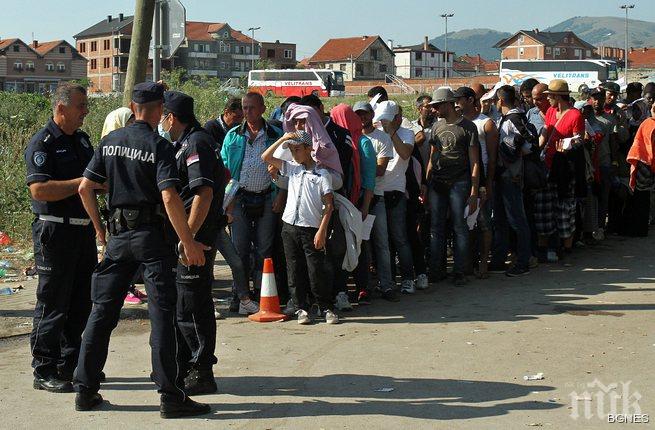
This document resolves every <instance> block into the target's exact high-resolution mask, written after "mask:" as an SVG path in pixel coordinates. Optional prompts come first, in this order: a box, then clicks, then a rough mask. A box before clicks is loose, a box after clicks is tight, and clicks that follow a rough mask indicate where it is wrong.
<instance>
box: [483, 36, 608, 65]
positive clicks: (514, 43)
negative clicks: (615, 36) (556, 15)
mask: <svg viewBox="0 0 655 430" xmlns="http://www.w3.org/2000/svg"><path fill="white" fill-rule="evenodd" d="M494 47H495V48H498V49H500V50H501V58H502V59H503V60H584V59H586V58H597V57H596V54H595V52H594V51H595V49H596V47H594V46H593V45H591V44H589V43H587V42H585V41H584V40H582V39H580V38H579V37H578V36H576V35H575V33H573V32H572V31H562V32H549V31H540V30H539V29H534V30H520V31H518V32H516V33H515V34H514V35H512V36H510V37H508V38H507V39H503V40H500V41H499V42H498V43H496V44H495V45H494Z"/></svg>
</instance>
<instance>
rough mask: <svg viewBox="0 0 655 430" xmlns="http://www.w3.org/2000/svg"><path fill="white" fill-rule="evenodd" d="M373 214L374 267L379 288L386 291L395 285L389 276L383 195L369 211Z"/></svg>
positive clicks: (389, 267) (388, 254) (387, 238)
mask: <svg viewBox="0 0 655 430" xmlns="http://www.w3.org/2000/svg"><path fill="white" fill-rule="evenodd" d="M370 213H371V215H375V221H374V222H373V229H372V230H371V244H372V245H373V246H372V250H373V253H374V254H375V269H376V272H377V275H378V280H379V282H380V289H381V290H382V291H388V290H390V289H392V288H394V286H395V282H394V281H393V278H392V276H391V253H390V252H389V233H388V230H387V208H386V206H385V204H384V197H382V196H380V197H378V201H377V203H376V204H375V206H374V207H373V209H371V211H370Z"/></svg>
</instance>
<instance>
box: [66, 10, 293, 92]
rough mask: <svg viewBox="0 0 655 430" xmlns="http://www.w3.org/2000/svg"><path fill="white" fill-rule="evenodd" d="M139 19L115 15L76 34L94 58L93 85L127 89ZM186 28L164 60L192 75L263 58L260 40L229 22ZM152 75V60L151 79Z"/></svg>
mask: <svg viewBox="0 0 655 430" xmlns="http://www.w3.org/2000/svg"><path fill="white" fill-rule="evenodd" d="M133 21H134V17H132V16H124V15H123V14H119V15H118V17H112V16H111V15H110V16H107V18H106V19H104V20H102V21H100V22H98V23H96V24H95V25H93V26H91V27H89V28H87V29H86V30H84V31H82V32H80V33H78V34H76V35H75V36H74V37H75V39H76V41H77V42H76V43H77V47H78V50H79V51H80V53H81V54H82V55H83V56H84V57H86V58H87V59H88V60H89V62H88V66H87V69H88V70H87V73H88V77H89V80H90V81H91V82H92V90H95V91H99V92H111V91H122V90H123V85H124V83H125V77H126V74H127V61H128V58H129V54H130V43H131V39H132V23H133ZM185 31H186V40H185V43H184V44H183V45H182V46H181V47H180V48H179V49H178V50H177V52H176V53H175V55H174V56H173V57H172V58H171V59H168V60H167V59H164V60H162V68H163V69H169V70H170V69H173V68H174V67H182V68H184V69H186V70H187V73H188V74H189V75H192V76H209V77H217V78H221V79H227V78H232V77H240V76H245V75H247V73H248V71H249V70H250V68H251V65H252V64H253V63H254V62H256V61H258V60H259V43H258V42H257V41H256V40H253V39H251V38H250V37H248V36H246V35H245V34H243V33H241V32H240V31H238V30H235V29H233V28H231V27H230V26H229V25H228V24H225V23H216V22H197V21H187V22H186V30H185ZM294 55H295V50H294ZM151 78H152V61H151V60H150V61H149V62H148V71H147V79H151Z"/></svg>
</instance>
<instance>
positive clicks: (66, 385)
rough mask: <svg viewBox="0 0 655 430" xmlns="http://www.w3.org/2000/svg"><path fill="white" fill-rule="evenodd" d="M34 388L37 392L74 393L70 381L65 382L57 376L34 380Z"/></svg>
mask: <svg viewBox="0 0 655 430" xmlns="http://www.w3.org/2000/svg"><path fill="white" fill-rule="evenodd" d="M33 387H34V389H35V390H45V391H49V392H51V393H72V392H73V384H71V383H70V381H63V380H61V379H59V378H57V377H56V376H48V377H46V378H37V377H35V378H34V384H33Z"/></svg>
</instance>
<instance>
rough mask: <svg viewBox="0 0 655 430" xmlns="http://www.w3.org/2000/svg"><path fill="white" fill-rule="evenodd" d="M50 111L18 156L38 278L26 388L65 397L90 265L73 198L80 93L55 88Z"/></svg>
mask: <svg viewBox="0 0 655 430" xmlns="http://www.w3.org/2000/svg"><path fill="white" fill-rule="evenodd" d="M52 106H53V117H52V118H51V119H50V120H49V121H48V124H47V125H46V126H45V127H44V128H42V129H41V130H39V131H38V132H37V133H36V134H35V135H34V136H33V137H32V140H31V141H30V143H29V145H28V146H27V149H26V151H25V163H26V164H27V185H28V186H29V189H30V194H31V196H32V212H34V214H35V216H36V218H35V220H34V222H33V223H32V240H33V242H34V258H35V260H36V270H37V273H38V276H39V285H38V288H37V291H36V307H35V310H34V326H33V329H32V335H31V336H30V345H31V349H32V356H33V360H32V367H33V368H34V388H35V389H39V390H47V391H51V392H71V391H73V386H72V385H71V382H70V381H71V379H72V376H73V370H74V369H75V366H76V365H77V357H78V355H79V351H80V341H81V336H82V331H83V330H84V325H85V324H86V319H87V318H88V316H89V312H90V311H91V298H90V289H91V273H92V272H93V268H94V267H95V265H96V264H97V263H98V259H97V251H96V244H95V237H94V233H93V227H92V226H91V221H90V220H89V217H88V215H87V214H86V212H85V211H84V207H83V206H82V202H81V200H80V197H79V196H78V194H77V188H78V186H79V185H80V182H81V181H82V178H81V176H82V172H83V171H84V168H85V167H86V165H87V163H88V162H89V160H90V159H91V157H92V156H93V148H92V147H91V144H90V142H89V136H88V135H87V134H86V133H84V132H83V131H80V130H79V127H81V126H82V123H83V122H84V117H85V116H86V115H87V114H88V113H89V110H88V102H87V97H86V89H85V88H84V87H82V86H79V85H72V84H62V85H60V86H59V87H57V89H56V90H55V93H54V96H53V101H52Z"/></svg>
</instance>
